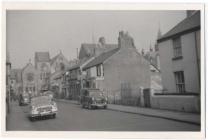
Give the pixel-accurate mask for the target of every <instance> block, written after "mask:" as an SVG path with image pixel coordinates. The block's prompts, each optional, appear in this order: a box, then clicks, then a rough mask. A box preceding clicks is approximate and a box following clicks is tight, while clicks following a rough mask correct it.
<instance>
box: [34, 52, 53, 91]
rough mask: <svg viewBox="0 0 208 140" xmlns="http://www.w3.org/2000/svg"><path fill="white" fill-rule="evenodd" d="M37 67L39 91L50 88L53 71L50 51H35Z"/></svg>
mask: <svg viewBox="0 0 208 140" xmlns="http://www.w3.org/2000/svg"><path fill="white" fill-rule="evenodd" d="M35 69H36V70H37V72H38V91H41V90H46V89H48V88H49V80H50V73H51V66H50V55H49V52H35Z"/></svg>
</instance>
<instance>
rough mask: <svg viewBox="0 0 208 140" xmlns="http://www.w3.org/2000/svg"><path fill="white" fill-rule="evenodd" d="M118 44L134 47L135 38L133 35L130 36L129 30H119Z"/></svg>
mask: <svg viewBox="0 0 208 140" xmlns="http://www.w3.org/2000/svg"><path fill="white" fill-rule="evenodd" d="M118 46H119V47H120V48H122V47H134V48H135V46H134V40H133V38H132V37H131V36H129V34H128V32H126V33H124V32H123V31H120V32H119V37H118Z"/></svg>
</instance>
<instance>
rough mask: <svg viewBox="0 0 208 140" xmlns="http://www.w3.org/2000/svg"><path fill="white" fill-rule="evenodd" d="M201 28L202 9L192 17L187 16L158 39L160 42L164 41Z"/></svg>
mask: <svg viewBox="0 0 208 140" xmlns="http://www.w3.org/2000/svg"><path fill="white" fill-rule="evenodd" d="M199 29H200V11H197V12H196V13H195V14H193V15H192V16H190V17H187V18H185V19H184V20H183V21H181V22H180V23H178V24H177V25H176V26H175V27H173V28H172V29H171V30H170V31H168V32H167V33H166V34H164V35H163V36H162V37H161V38H159V39H158V42H162V41H165V40H168V39H170V38H173V37H174V36H177V35H182V34H185V33H188V32H192V31H195V30H199Z"/></svg>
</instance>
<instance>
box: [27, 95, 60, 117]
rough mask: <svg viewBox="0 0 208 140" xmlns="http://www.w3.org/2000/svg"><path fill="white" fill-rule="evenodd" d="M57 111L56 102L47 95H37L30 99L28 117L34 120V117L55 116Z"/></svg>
mask: <svg viewBox="0 0 208 140" xmlns="http://www.w3.org/2000/svg"><path fill="white" fill-rule="evenodd" d="M57 112H58V108H57V104H56V102H54V101H52V99H51V97H49V96H45V95H43V96H37V97H33V98H32V99H31V104H30V114H29V118H30V120H31V121H34V120H35V119H36V118H42V117H46V116H49V117H52V118H55V117H56V114H57Z"/></svg>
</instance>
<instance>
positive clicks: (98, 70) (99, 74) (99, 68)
mask: <svg viewBox="0 0 208 140" xmlns="http://www.w3.org/2000/svg"><path fill="white" fill-rule="evenodd" d="M96 68H97V76H101V65H98V66H97V67H96Z"/></svg>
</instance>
